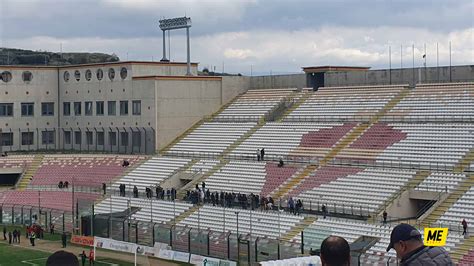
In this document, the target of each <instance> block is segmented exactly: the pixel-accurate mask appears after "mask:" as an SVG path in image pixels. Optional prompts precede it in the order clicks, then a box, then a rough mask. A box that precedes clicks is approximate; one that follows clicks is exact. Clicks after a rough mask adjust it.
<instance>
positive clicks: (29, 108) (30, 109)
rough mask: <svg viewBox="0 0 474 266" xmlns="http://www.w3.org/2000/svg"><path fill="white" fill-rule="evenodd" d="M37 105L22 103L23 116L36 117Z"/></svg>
mask: <svg viewBox="0 0 474 266" xmlns="http://www.w3.org/2000/svg"><path fill="white" fill-rule="evenodd" d="M34 112H35V103H21V116H34V114H35V113H34Z"/></svg>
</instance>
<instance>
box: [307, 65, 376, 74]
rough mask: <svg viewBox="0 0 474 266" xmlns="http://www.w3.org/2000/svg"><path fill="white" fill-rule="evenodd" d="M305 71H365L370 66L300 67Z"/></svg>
mask: <svg viewBox="0 0 474 266" xmlns="http://www.w3.org/2000/svg"><path fill="white" fill-rule="evenodd" d="M302 68H303V71H304V72H305V73H321V72H330V71H367V70H369V69H370V67H357V66H310V67H302Z"/></svg>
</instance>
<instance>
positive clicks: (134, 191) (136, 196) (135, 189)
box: [133, 186, 138, 198]
mask: <svg viewBox="0 0 474 266" xmlns="http://www.w3.org/2000/svg"><path fill="white" fill-rule="evenodd" d="M133 197H134V198H138V188H137V186H133Z"/></svg>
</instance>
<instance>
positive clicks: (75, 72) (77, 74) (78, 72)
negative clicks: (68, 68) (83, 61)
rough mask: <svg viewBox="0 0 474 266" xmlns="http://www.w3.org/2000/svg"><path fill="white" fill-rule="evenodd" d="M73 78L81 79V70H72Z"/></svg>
mask: <svg viewBox="0 0 474 266" xmlns="http://www.w3.org/2000/svg"><path fill="white" fill-rule="evenodd" d="M74 78H75V79H76V80H77V81H79V80H81V72H80V71H79V70H76V71H74Z"/></svg>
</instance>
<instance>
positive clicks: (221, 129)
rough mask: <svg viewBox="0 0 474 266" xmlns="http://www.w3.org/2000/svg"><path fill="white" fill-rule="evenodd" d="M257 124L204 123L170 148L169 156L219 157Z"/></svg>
mask: <svg viewBox="0 0 474 266" xmlns="http://www.w3.org/2000/svg"><path fill="white" fill-rule="evenodd" d="M255 125H256V123H254V122H251V123H217V122H210V123H204V124H202V125H201V126H200V127H198V128H197V129H195V130H194V131H193V132H191V133H190V134H189V135H187V136H186V137H184V138H183V139H182V140H181V141H179V142H178V143H176V144H175V145H173V147H171V148H170V150H169V152H168V154H178V155H179V154H183V153H190V154H195V155H198V154H206V155H219V154H221V153H222V152H223V151H224V150H225V149H226V148H227V147H229V146H230V145H231V144H232V143H234V142H235V141H236V140H237V139H239V138H240V137H241V136H242V135H244V134H245V133H246V132H247V131H249V130H250V129H251V128H252V127H254V126H255Z"/></svg>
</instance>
